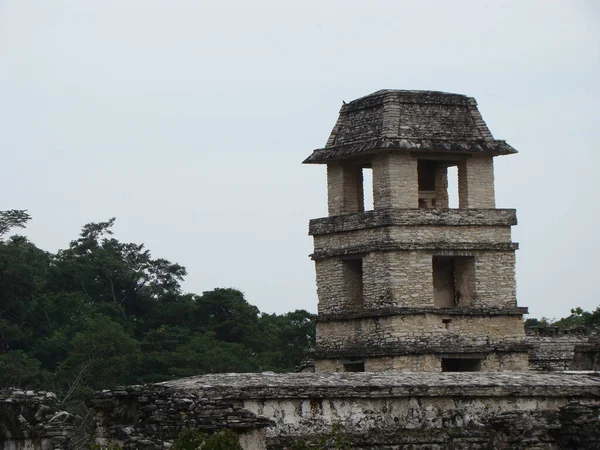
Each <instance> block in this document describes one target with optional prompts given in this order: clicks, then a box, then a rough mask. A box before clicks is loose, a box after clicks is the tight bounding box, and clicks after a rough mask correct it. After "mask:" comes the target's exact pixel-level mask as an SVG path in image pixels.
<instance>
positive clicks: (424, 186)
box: [417, 159, 436, 191]
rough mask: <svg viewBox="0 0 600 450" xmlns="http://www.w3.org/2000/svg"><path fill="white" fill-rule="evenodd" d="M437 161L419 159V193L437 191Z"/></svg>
mask: <svg viewBox="0 0 600 450" xmlns="http://www.w3.org/2000/svg"><path fill="white" fill-rule="evenodd" d="M435 168H436V162H435V161H428V160H423V159H419V160H418V161H417V176H418V182H419V191H434V190H435Z"/></svg>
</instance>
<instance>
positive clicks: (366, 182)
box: [362, 167, 374, 211]
mask: <svg viewBox="0 0 600 450" xmlns="http://www.w3.org/2000/svg"><path fill="white" fill-rule="evenodd" d="M362 172H363V205H364V210H365V211H372V210H373V209H374V206H373V169H372V168H371V167H363V169H362Z"/></svg>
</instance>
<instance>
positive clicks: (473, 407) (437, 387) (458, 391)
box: [90, 372, 600, 450]
mask: <svg viewBox="0 0 600 450" xmlns="http://www.w3.org/2000/svg"><path fill="white" fill-rule="evenodd" d="M161 399H162V401H159V400H161ZM90 405H91V406H93V407H94V409H95V410H96V418H95V420H96V422H97V424H98V432H97V433H98V437H99V438H100V439H103V440H104V441H103V442H107V441H112V442H118V443H120V444H121V445H124V446H125V448H131V449H138V448H144V449H147V450H158V449H161V448H163V446H164V443H165V442H167V441H168V440H169V439H170V438H168V437H167V434H165V433H166V431H165V428H164V427H165V426H166V425H169V426H170V427H171V428H170V429H169V430H171V431H168V432H169V433H170V434H169V435H172V434H173V433H172V430H176V429H180V428H182V427H183V424H184V423H187V424H194V425H195V426H198V425H201V427H204V428H205V429H217V428H220V427H230V428H233V429H237V430H238V431H240V432H241V436H242V439H241V442H242V444H243V445H244V448H245V449H247V450H249V449H253V450H263V449H270V450H271V449H272V450H278V449H283V448H289V446H290V445H292V444H293V443H295V442H298V441H308V442H311V441H314V440H316V439H318V438H319V437H320V436H325V435H328V434H330V433H331V432H332V431H333V430H334V429H336V428H337V430H338V431H337V432H336V433H337V435H338V436H343V437H344V438H345V439H346V440H347V442H348V443H349V445H350V447H351V448H353V449H376V448H411V449H415V450H426V449H428V450H431V449H435V448H461V449H483V448H494V449H496V448H499V449H501V448H515V449H516V448H519V449H540V448H544V449H550V450H553V449H557V450H558V449H563V448H578V449H593V448H598V445H599V444H600V426H599V420H598V412H599V411H600V379H599V378H598V377H596V376H592V375H584V374H578V375H574V374H538V373H518V374H510V373H506V372H505V373H487V374H483V373H455V374H432V373H401V374H392V373H378V374H374V373H344V374H340V373H337V374H285V375H275V374H219V375H206V376H201V377H192V378H187V379H181V380H174V381H171V382H166V383H160V384H157V385H147V386H143V387H139V386H138V387H133V388H126V389H121V390H119V391H113V392H111V391H107V392H102V393H98V394H96V395H95V397H93V398H92V399H90ZM209 405H210V406H212V408H209V407H208V406H209ZM211 411H212V412H211ZM241 411H244V412H243V413H241ZM240 414H242V415H243V416H244V415H245V417H248V418H251V419H249V420H247V419H244V418H241V416H240ZM192 420H193V421H194V422H192ZM240 423H244V424H246V427H245V428H244V427H240V426H239V425H238V424H240ZM161 433H162V434H161ZM118 436H120V437H118Z"/></svg>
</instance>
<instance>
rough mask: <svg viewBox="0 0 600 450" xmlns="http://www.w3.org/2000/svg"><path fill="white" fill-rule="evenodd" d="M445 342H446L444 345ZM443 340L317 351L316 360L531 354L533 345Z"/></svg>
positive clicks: (451, 337) (450, 338) (448, 337)
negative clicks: (475, 354)
mask: <svg viewBox="0 0 600 450" xmlns="http://www.w3.org/2000/svg"><path fill="white" fill-rule="evenodd" d="M440 341H442V342H440ZM443 341H444V339H443V338H440V339H439V340H438V341H437V342H432V341H430V340H424V339H421V340H419V341H418V342H414V341H411V342H406V343H403V342H397V343H395V344H390V345H382V346H378V347H374V346H358V347H346V348H343V349H319V348H317V349H316V350H315V354H314V357H315V360H318V359H341V358H359V357H360V358H363V357H387V356H406V355H431V354H435V355H440V354H455V355H456V354H461V355H467V354H474V353H477V354H486V355H487V354H489V353H529V350H531V345H530V344H526V343H500V342H497V343H490V344H479V345H476V344H473V343H469V342H466V341H464V340H460V339H456V338H455V336H447V339H446V342H443Z"/></svg>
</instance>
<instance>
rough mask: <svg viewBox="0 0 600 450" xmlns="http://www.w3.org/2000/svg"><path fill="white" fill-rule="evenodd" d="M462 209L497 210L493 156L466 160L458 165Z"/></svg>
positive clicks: (459, 201) (460, 206)
mask: <svg viewBox="0 0 600 450" xmlns="http://www.w3.org/2000/svg"><path fill="white" fill-rule="evenodd" d="M458 205H459V208H460V209H467V208H489V209H491V208H495V207H496V201H495V199H494V161H493V159H492V157H491V156H487V157H472V158H466V159H464V160H463V161H461V162H460V164H459V165H458Z"/></svg>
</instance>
